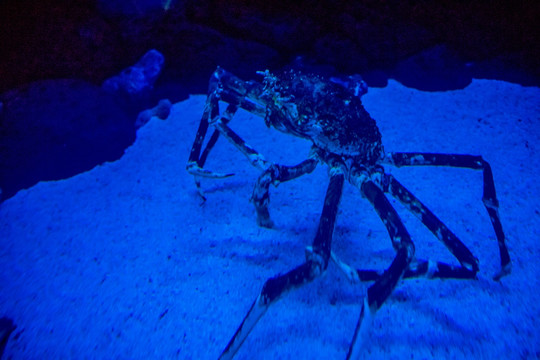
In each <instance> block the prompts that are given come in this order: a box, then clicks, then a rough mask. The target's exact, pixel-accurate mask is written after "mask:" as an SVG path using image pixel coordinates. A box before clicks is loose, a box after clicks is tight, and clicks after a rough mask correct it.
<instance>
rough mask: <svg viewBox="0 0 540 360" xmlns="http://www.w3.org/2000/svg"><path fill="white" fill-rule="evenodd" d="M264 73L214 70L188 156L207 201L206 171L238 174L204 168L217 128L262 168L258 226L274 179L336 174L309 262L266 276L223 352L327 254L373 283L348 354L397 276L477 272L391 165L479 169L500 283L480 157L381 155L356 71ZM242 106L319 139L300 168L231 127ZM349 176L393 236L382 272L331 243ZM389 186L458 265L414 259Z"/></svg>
mask: <svg viewBox="0 0 540 360" xmlns="http://www.w3.org/2000/svg"><path fill="white" fill-rule="evenodd" d="M258 74H259V75H262V76H263V80H262V83H260V82H256V81H242V80H240V79H239V78H237V77H236V76H234V75H233V74H231V73H229V72H227V71H225V70H223V69H222V68H219V67H218V68H217V70H216V71H215V72H214V73H213V74H212V76H211V78H210V82H209V90H208V97H207V100H206V105H205V108H204V113H203V116H202V119H201V122H200V125H199V128H198V130H197V135H196V138H195V141H194V143H193V146H192V148H191V153H190V156H189V160H188V164H187V170H188V172H189V173H191V174H193V175H194V176H195V179H196V185H197V188H198V190H199V194H201V196H202V197H203V199H204V196H203V194H202V192H201V190H200V182H199V178H200V177H207V178H223V177H227V176H231V175H232V174H222V173H216V172H213V171H210V170H207V169H204V168H203V167H204V164H205V161H206V159H207V157H208V154H209V153H210V151H211V150H212V147H213V146H214V144H215V143H216V141H217V139H218V137H219V136H220V135H222V136H224V137H225V138H226V139H227V140H228V141H230V142H231V143H232V144H233V145H234V146H236V147H237V148H238V149H239V150H240V151H241V152H242V153H243V154H244V155H245V156H246V157H247V159H248V160H249V162H250V163H251V164H252V165H253V166H254V167H256V168H259V169H260V170H262V173H261V175H260V176H259V178H258V180H257V182H256V184H255V188H254V190H253V195H252V198H251V200H252V201H253V203H254V205H255V209H256V212H257V222H258V224H259V225H260V226H263V227H272V225H273V223H272V221H271V219H270V214H269V211H268V201H269V188H270V185H271V184H273V185H277V184H279V183H280V182H284V181H289V180H293V179H296V178H298V177H300V176H302V175H304V174H308V173H311V172H312V171H313V170H314V169H315V167H316V166H317V165H318V164H320V163H322V164H326V165H327V166H328V167H329V177H330V181H329V185H328V188H327V191H326V197H325V201H324V206H323V209H322V214H321V217H320V221H319V225H318V230H317V234H316V236H315V239H314V240H313V244H312V246H310V247H308V248H307V250H306V260H305V262H304V263H302V264H301V265H299V266H297V267H295V268H293V269H292V270H290V271H289V272H287V273H285V274H278V275H276V276H274V277H272V278H269V279H268V280H267V281H266V282H265V283H264V285H263V287H262V290H261V292H260V294H259V295H258V297H257V298H256V299H255V301H254V303H253V305H252V306H251V308H250V310H249V311H248V313H247V315H246V316H245V318H244V320H243V321H242V323H241V324H240V326H239V327H238V330H237V331H236V333H235V334H234V336H233V337H232V339H231V340H230V342H229V343H228V345H227V346H226V347H225V349H224V350H223V352H222V354H221V357H220V358H222V359H228V358H232V357H233V356H234V355H235V353H236V352H237V351H238V349H239V348H240V346H241V345H242V343H243V341H244V340H245V339H246V337H247V336H248V334H249V333H250V331H251V330H252V329H253V327H254V326H255V325H256V323H257V321H258V320H259V319H260V318H261V316H262V315H263V314H264V313H265V312H266V310H267V309H268V308H269V306H270V305H271V304H272V303H274V302H275V301H277V300H278V298H280V297H281V296H282V295H283V294H285V293H286V292H287V291H289V290H292V289H294V288H298V287H300V286H302V285H304V284H306V283H308V282H311V281H312V280H314V279H315V278H317V277H318V276H320V275H321V274H322V273H323V272H324V271H325V270H326V268H327V266H328V263H329V261H330V260H332V261H333V262H335V263H336V264H337V265H338V267H339V268H340V269H341V270H343V272H344V273H345V274H346V276H347V277H348V279H349V280H351V281H352V282H360V281H372V282H373V284H371V286H370V287H369V288H368V290H367V293H366V296H365V298H364V302H363V304H362V309H361V312H360V317H359V320H358V323H357V325H356V329H355V332H354V335H353V338H352V341H351V344H350V347H349V351H348V354H347V358H355V357H357V355H358V354H359V353H360V351H361V350H360V349H361V345H362V343H363V340H362V339H363V338H364V337H365V334H366V331H368V328H369V324H370V322H371V319H372V318H373V316H374V314H375V312H376V311H377V310H378V309H379V308H380V307H381V306H382V304H383V303H384V302H385V300H386V299H387V298H388V297H389V296H390V294H391V293H392V291H393V290H394V288H395V287H396V285H397V283H398V282H399V281H400V279H405V278H413V277H420V276H425V277H427V278H456V279H474V278H475V277H476V273H477V272H478V269H479V267H478V259H477V258H476V257H475V256H474V255H473V254H472V253H471V251H470V250H469V249H468V248H467V247H466V246H465V245H464V244H463V242H461V240H460V239H458V238H457V236H456V235H454V233H453V232H452V231H451V230H450V229H449V228H448V227H447V226H446V225H445V224H443V223H442V222H441V221H440V220H439V219H438V218H437V216H436V215H435V214H433V213H432V212H431V211H430V210H429V209H428V208H427V207H426V206H425V205H424V204H423V203H422V202H421V201H420V200H418V199H417V198H416V197H415V196H414V195H413V194H412V193H411V192H410V191H409V190H407V189H406V188H405V187H404V186H403V185H402V184H401V183H399V181H398V180H396V179H395V178H394V177H393V176H392V175H391V174H388V173H386V172H385V170H384V168H383V165H385V164H388V165H392V166H396V167H400V166H450V167H460V168H469V169H475V170H482V171H483V183H484V190H483V197H482V201H483V203H484V205H485V207H486V209H487V212H488V214H489V217H490V219H491V223H492V225H493V228H494V230H495V234H496V237H497V241H498V245H499V252H500V260H501V270H500V271H499V272H498V273H497V274H496V275H495V276H494V279H495V280H497V281H498V280H499V279H500V278H501V277H502V276H504V275H506V274H508V273H509V272H510V268H511V262H510V257H509V254H508V250H507V247H506V244H505V235H504V232H503V229H502V225H501V221H500V218H499V214H498V208H499V203H498V200H497V197H496V194H495V185H494V182H493V175H492V171H491V167H490V165H489V164H488V163H487V162H486V161H485V160H484V159H483V158H482V157H481V156H473V155H460V154H439V153H403V152H391V153H385V152H384V150H383V146H382V143H381V134H380V132H379V129H378V128H377V125H376V124H375V121H374V120H373V119H372V118H371V116H370V115H369V114H368V112H367V111H366V110H365V109H364V107H363V105H362V102H361V100H360V97H361V96H362V95H363V94H364V93H365V92H366V91H367V86H366V85H365V83H364V82H363V81H361V79H359V78H358V77H349V78H348V80H347V81H336V79H333V78H330V79H326V78H324V77H321V76H317V75H309V74H303V73H300V72H296V71H293V70H290V71H286V72H284V73H281V74H280V75H274V74H272V73H270V72H269V71H268V70H267V71H265V72H258ZM220 102H221V103H225V104H227V106H226V108H225V109H224V110H223V111H222V112H220V110H219V103H220ZM239 108H242V109H245V110H247V111H249V112H251V113H253V114H255V115H258V116H260V117H262V118H264V121H265V123H266V125H267V126H269V127H274V128H275V129H277V130H279V131H282V132H285V133H289V134H293V135H295V136H299V137H301V138H305V139H307V140H310V141H311V142H312V144H313V145H312V148H311V152H310V154H309V157H308V158H307V159H306V160H304V161H303V162H301V163H299V164H297V165H295V166H286V165H279V164H274V163H272V162H269V161H268V160H266V159H265V158H264V156H263V155H261V154H260V153H258V152H257V151H256V150H255V149H253V148H252V147H250V146H249V145H248V144H246V143H245V142H244V140H243V139H242V138H241V137H240V136H238V135H237V134H236V133H235V132H234V131H233V130H232V129H231V128H230V127H229V122H231V120H232V118H233V116H234V114H235V113H236V111H237V110H238V109H239ZM210 126H211V127H213V128H214V132H213V134H212V135H211V136H210V137H209V139H208V141H207V142H206V146H205V147H204V149H203V143H204V140H205V138H206V137H207V131H208V128H209V127H210ZM345 181H348V182H349V183H350V184H352V185H353V186H355V187H356V188H358V189H359V190H360V192H361V194H362V196H363V197H364V198H366V199H367V200H368V201H369V202H370V203H371V204H372V206H373V208H374V209H375V211H376V212H377V214H378V216H379V217H380V218H381V220H382V221H383V223H384V225H385V226H386V229H387V231H388V234H389V235H390V239H391V241H392V246H393V248H394V249H395V252H396V255H395V258H394V260H393V261H392V263H391V264H390V266H389V267H388V268H387V269H386V270H384V271H380V270H373V269H354V268H352V267H350V266H349V265H347V264H345V263H344V262H342V261H341V260H340V259H339V258H338V257H337V256H336V255H335V254H334V253H333V252H332V251H331V242H332V233H333V230H334V224H335V220H336V215H337V212H338V206H339V202H340V198H341V194H342V189H343V185H344V182H345ZM385 194H390V195H392V196H393V197H395V198H396V199H398V200H399V201H400V202H401V203H403V204H404V205H405V207H406V208H407V209H408V210H410V211H411V212H412V213H413V214H414V215H416V216H417V217H418V218H419V219H420V221H421V222H422V223H423V224H424V226H426V227H427V228H428V229H429V230H430V231H431V232H432V233H433V235H435V237H436V238H437V239H439V240H440V241H441V242H442V243H443V244H444V245H445V246H446V247H447V248H448V250H449V251H450V252H451V253H452V254H453V255H454V256H455V257H456V259H457V260H458V262H459V265H452V264H447V263H443V262H438V261H428V260H421V259H416V258H415V247H414V244H413V242H412V240H411V236H410V235H409V233H408V232H407V229H406V228H405V226H404V225H403V223H402V221H401V219H400V217H399V216H398V214H397V212H396V211H395V210H394V208H393V207H392V205H391V203H390V202H389V201H388V199H387V197H386V195H385Z"/></svg>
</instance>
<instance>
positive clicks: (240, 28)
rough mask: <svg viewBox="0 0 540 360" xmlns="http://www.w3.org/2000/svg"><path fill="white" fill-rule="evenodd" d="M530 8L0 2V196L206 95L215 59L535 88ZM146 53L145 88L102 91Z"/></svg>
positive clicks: (247, 72) (86, 164) (244, 71)
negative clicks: (162, 106)
mask: <svg viewBox="0 0 540 360" xmlns="http://www.w3.org/2000/svg"><path fill="white" fill-rule="evenodd" d="M539 4H540V1H538V0H534V1H519V0H518V1H506V2H505V1H448V0H437V1H433V0H417V1H406V0H403V1H397V0H393V1H381V0H379V1H375V0H363V1H349V0H348V1H340V0H320V1H317V0H299V1H276V0H274V1H271V0H264V1H239V0H184V1H182V0H175V1H174V0H173V1H171V2H170V3H167V2H164V1H162V0H95V1H92V0H59V1H55V0H0V52H1V53H0V189H1V192H0V201H2V200H5V199H7V198H9V197H11V196H13V195H15V194H16V193H17V191H19V190H20V189H24V188H27V187H30V186H33V185H34V184H36V183H37V182H39V181H42V180H57V179H63V178H67V177H70V176H73V175H75V174H78V173H80V172H82V171H87V170H89V169H91V168H93V167H94V166H96V165H98V164H101V163H103V162H104V161H115V160H116V159H118V158H120V157H121V156H122V154H123V152H124V149H125V148H127V147H128V146H130V145H131V144H132V143H133V141H134V139H135V138H136V129H135V126H134V123H135V119H136V117H137V114H138V113H139V112H140V111H142V110H144V109H147V108H151V107H153V106H155V105H156V104H157V101H158V100H159V99H163V98H167V99H169V100H170V101H171V102H173V103H174V102H178V101H180V100H182V99H185V98H186V97H187V95H188V94H192V93H205V92H206V88H207V84H208V78H209V76H210V74H211V73H212V71H213V70H214V69H215V68H216V66H217V65H220V66H222V67H224V68H226V69H227V70H228V71H230V72H233V73H235V74H236V75H237V76H239V77H241V78H244V79H246V80H247V79H253V78H254V77H255V71H257V70H265V69H270V70H273V71H276V70H279V69H280V68H283V67H287V66H293V67H296V68H301V69H304V70H306V71H312V72H317V73H321V74H323V75H341V74H346V75H348V74H353V73H359V74H361V75H362V76H363V77H364V79H365V80H366V82H367V83H368V85H369V86H385V85H386V83H387V80H388V78H394V79H396V80H398V81H400V82H401V83H402V84H403V85H405V86H408V87H413V88H416V89H420V90H424V91H442V90H451V89H460V88H464V87H466V86H467V85H468V84H470V82H471V80H472V78H473V77H474V78H488V79H500V80H505V81H511V82H514V83H519V84H523V85H536V86H539V85H540V81H539V80H538V79H539V77H540V67H539V62H538V59H539V57H540V52H539V47H540V41H539V38H538V32H537V31H535V30H537V29H536V27H537V22H538V20H539V19H540V5H539ZM150 49H157V50H158V51H160V52H161V53H162V54H163V55H164V57H165V67H164V69H163V71H162V74H161V75H160V77H159V78H158V81H157V83H156V84H155V88H154V90H153V92H152V93H150V94H147V96H145V97H144V98H136V99H121V98H118V96H116V97H115V96H114V94H110V93H107V92H106V91H104V90H103V89H102V88H101V87H100V85H101V83H102V82H103V81H104V80H105V79H107V78H109V77H112V76H114V75H116V74H118V73H119V72H120V71H122V70H123V69H125V68H127V67H129V66H131V65H133V64H135V63H136V62H137V61H138V60H139V59H140V58H141V56H142V55H143V54H145V53H146V52H147V51H148V50H150ZM178 156H185V157H186V159H187V154H178Z"/></svg>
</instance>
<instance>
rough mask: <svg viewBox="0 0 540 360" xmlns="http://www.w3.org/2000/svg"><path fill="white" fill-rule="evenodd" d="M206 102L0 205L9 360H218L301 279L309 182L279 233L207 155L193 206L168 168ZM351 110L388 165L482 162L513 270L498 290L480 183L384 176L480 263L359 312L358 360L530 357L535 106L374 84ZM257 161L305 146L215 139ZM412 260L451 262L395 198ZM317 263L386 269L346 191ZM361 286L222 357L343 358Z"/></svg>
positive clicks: (314, 217)
mask: <svg viewBox="0 0 540 360" xmlns="http://www.w3.org/2000/svg"><path fill="white" fill-rule="evenodd" d="M204 100H205V97H204V96H192V97H190V98H189V99H188V100H186V101H183V102H181V103H177V104H175V105H174V107H173V111H172V113H171V116H170V117H169V118H168V119H167V120H165V121H161V120H158V119H152V120H151V121H150V123H149V124H147V125H146V126H145V127H144V128H142V129H140V130H139V133H138V138H137V140H136V142H135V143H134V145H133V146H132V147H130V148H128V149H127V151H126V153H125V155H124V156H123V157H122V158H121V159H120V160H118V161H116V162H114V163H106V164H104V165H102V166H98V167H96V168H94V169H92V170H91V171H88V172H86V173H83V174H79V175H77V176H74V177H72V178H70V179H67V180H62V181H54V182H41V183H39V184H38V185H36V186H34V187H32V188H30V189H28V190H23V191H20V192H19V193H18V194H17V195H16V196H14V197H13V198H11V199H9V200H7V201H5V202H4V203H2V204H1V205H0V234H1V235H0V269H1V271H0V289H1V291H0V317H1V316H8V317H10V318H12V319H13V320H14V322H15V323H16V325H17V329H16V330H15V332H14V333H13V334H12V336H11V338H10V340H9V343H8V345H7V348H6V350H5V354H4V357H5V358H6V359H10V358H13V359H152V358H153V359H169V358H171V359H176V358H178V359H215V358H217V357H218V356H219V354H220V353H221V351H222V350H223V348H224V347H225V345H226V344H227V342H228V341H229V339H230V337H231V336H232V335H233V334H234V332H235V331H236V328H237V326H238V325H239V323H240V321H241V320H242V318H243V317H244V315H245V313H246V311H247V310H248V309H249V307H250V305H251V304H252V302H253V300H254V299H255V298H256V296H257V295H258V293H259V291H260V289H261V287H262V285H263V283H264V281H265V279H267V278H268V277H271V276H273V275H275V274H277V273H282V272H285V271H288V270H290V269H291V268H293V267H295V266H296V265H299V264H300V263H301V262H303V260H304V248H305V246H307V245H309V244H310V243H311V241H312V240H313V237H314V234H315V231H316V228H317V222H318V218H319V215H320V211H321V209H322V204H323V199H324V193H325V191H326V186H327V183H328V180H327V179H328V176H327V169H326V168H324V167H319V168H317V170H316V171H315V172H314V173H313V174H311V175H306V176H304V177H302V178H300V179H298V180H295V181H291V182H288V183H283V184H281V185H280V186H279V187H278V188H277V189H275V188H274V189H272V190H271V196H272V198H271V204H270V206H271V213H272V217H273V220H274V222H275V224H276V228H275V229H272V230H269V229H264V228H260V227H258V226H257V224H256V221H255V219H256V217H255V211H254V208H253V206H252V204H251V203H250V202H249V198H250V195H251V191H252V188H253V185H254V183H255V181H256V179H257V177H258V175H259V173H258V170H256V169H254V168H252V167H251V166H250V165H249V164H248V162H247V161H246V160H245V158H244V157H243V156H242V155H241V154H240V153H239V152H238V151H237V150H236V149H235V148H234V147H233V146H232V145H231V144H229V143H227V142H226V141H225V140H223V139H221V140H220V141H219V142H218V144H217V145H216V147H215V148H214V151H213V152H212V153H211V155H210V157H209V160H208V162H207V168H209V169H212V170H215V171H222V172H234V173H235V174H236V175H235V176H233V177H231V178H227V179H223V180H203V182H202V186H203V189H204V190H205V193H206V195H207V198H208V200H207V201H206V202H205V203H204V204H201V200H200V198H199V197H198V195H197V192H196V189H195V185H194V181H193V178H192V176H190V175H189V174H187V173H186V171H185V164H186V160H187V158H188V154H189V150H190V147H191V144H192V141H193V138H194V136H195V132H196V129H197V126H198V122H199V119H200V116H201V114H202V109H203V105H204ZM363 101H364V104H365V107H366V108H367V110H368V111H369V112H370V113H371V115H372V117H373V118H375V119H376V120H377V122H378V125H379V127H380V129H381V132H382V134H383V141H384V144H385V149H386V150H387V151H425V152H444V153H463V154H475V155H483V156H484V158H485V159H486V160H487V161H488V162H489V163H490V164H491V166H492V168H493V173H494V177H495V184H496V186H497V191H498V196H499V200H500V214H501V219H502V222H503V226H504V229H505V231H506V234H507V237H508V247H509V250H510V254H511V257H512V261H513V271H512V273H511V274H510V275H509V276H507V277H505V278H504V279H503V280H502V282H495V281H493V280H492V279H491V277H492V275H493V274H494V273H495V272H496V271H497V269H498V267H499V255H498V249H497V244H496V240H495V234H494V231H493V229H492V227H491V224H490V222H489V218H488V216H487V213H486V211H485V209H484V208H483V205H482V202H481V196H482V174H481V173H480V172H477V171H474V170H466V169H455V168H454V169H451V168H436V167H424V168H401V169H393V168H388V169H387V170H388V172H391V173H392V174H394V175H395V176H396V177H397V178H398V179H399V180H400V181H401V182H402V183H403V184H404V185H405V186H406V187H408V188H409V189H410V190H411V191H412V192H413V193H414V194H416V195H417V196H418V197H419V198H420V199H422V200H423V201H424V202H425V203H426V204H427V205H428V206H429V207H430V208H431V209H432V210H433V211H434V212H435V213H436V214H437V215H438V216H439V217H440V218H441V220H443V222H444V223H446V224H447V225H448V226H449V227H450V228H451V229H452V230H453V231H454V232H455V233H456V234H457V235H458V236H459V237H460V238H461V239H462V240H463V241H464V242H465V244H467V245H468V246H469V248H470V249H471V250H472V251H473V253H474V254H475V255H476V256H477V257H478V258H479V260H480V267H481V269H480V273H479V275H478V280H474V281H471V280H467V281H461V280H428V279H423V278H420V279H414V280H404V281H402V282H401V283H400V284H399V285H398V287H397V288H396V290H395V291H394V293H393V294H392V295H391V296H390V298H389V299H388V301H387V302H386V303H385V304H384V306H383V307H382V308H381V309H380V311H379V312H378V313H377V314H376V316H375V319H374V323H373V328H372V331H371V333H370V335H369V338H368V339H367V342H366V346H365V349H364V352H363V357H364V358H366V359H367V358H369V359H374V358H381V359H382V358H384V359H426V358H439V359H444V358H448V359H461V358H475V359H494V358H506V359H533V358H538V357H540V332H539V331H538V328H539V327H540V323H539V322H540V320H539V318H540V298H539V296H538V289H540V280H539V279H540V276H539V275H540V272H539V265H538V259H539V258H540V242H539V241H538V239H539V238H540V216H539V215H540V214H539V213H540V207H539V205H538V200H539V199H540V181H539V180H538V176H539V175H540V171H539V170H540V168H539V164H540V152H539V151H540V89H538V88H535V87H522V86H519V85H514V84H510V83H505V82H500V81H489V80H474V81H473V83H472V84H471V85H470V86H468V87H467V88H465V89H463V90H459V91H448V92H435V93H428V92H420V91H417V90H413V89H409V88H406V87H403V86H402V85H400V84H399V83H397V82H395V81H390V82H389V84H388V86H387V87H385V88H382V89H370V91H369V93H368V94H367V95H365V97H364V98H363ZM231 127H233V128H234V129H235V130H237V131H238V133H239V134H240V135H241V136H243V137H244V138H245V139H246V141H247V142H248V143H250V144H251V145H252V146H253V147H255V148H256V149H257V150H259V151H260V152H262V153H263V154H264V155H265V156H266V158H267V159H269V160H272V161H275V162H277V163H283V164H290V165H292V164H296V163H298V162H300V161H302V160H303V159H305V158H306V156H307V154H308V151H309V146H310V145H309V143H307V142H306V141H303V140H300V139H297V138H294V137H291V136H287V135H283V134H279V133H277V132H276V131H275V130H269V129H267V128H266V127H265V126H264V123H263V121H262V119H259V118H256V117H254V116H252V115H251V114H248V113H245V112H242V113H240V114H239V115H238V116H237V117H236V118H235V119H234V120H233V122H232V123H231ZM392 203H393V204H395V206H396V209H397V210H398V212H399V213H400V215H402V217H403V220H404V222H405V224H406V226H407V227H408V229H409V231H410V233H411V235H412V237H413V240H414V242H415V244H416V249H417V256H418V257H419V258H431V259H434V260H441V261H448V262H452V263H455V262H456V261H455V259H453V258H452V256H451V255H450V253H449V252H448V251H447V250H446V249H445V248H444V247H443V246H442V245H441V244H440V243H439V242H438V241H437V240H436V238H435V237H433V236H432V235H431V233H429V231H428V230H426V229H425V228H424V227H423V226H422V225H421V223H420V222H419V221H418V220H416V218H414V217H413V216H412V215H411V214H409V213H408V212H407V211H406V210H405V209H404V208H403V207H401V205H400V204H399V203H397V202H396V201H394V200H392ZM333 250H334V251H335V253H336V254H338V255H339V256H340V257H341V258H342V260H344V261H346V262H347V263H349V264H350V265H353V266H355V267H359V268H370V267H374V268H380V269H384V268H385V267H387V266H388V265H389V264H390V262H391V261H392V259H393V256H394V251H393V249H392V246H391V243H390V240H389V237H388V235H387V233H386V229H385V228H384V226H383V224H382V222H381V221H380V219H379V218H378V217H377V215H376V213H375V211H374V210H373V209H372V208H371V207H370V205H369V203H368V202H367V201H366V200H364V199H362V198H361V196H360V195H359V192H358V191H357V189H355V188H353V187H352V186H350V185H348V184H347V185H346V186H345V190H344V194H343V198H342V202H341V209H340V213H339V216H338V222H337V227H336V230H335V236H334V242H333ZM368 286H369V283H364V284H361V285H352V284H350V283H349V282H348V280H347V279H346V278H345V277H344V276H343V275H342V273H341V272H340V271H339V270H338V268H337V267H336V266H335V265H334V264H331V265H330V266H329V267H328V270H327V272H326V273H325V275H324V276H323V277H321V278H319V279H317V280H316V281H314V282H313V283H311V284H309V285H306V286H305V287H303V288H301V289H299V290H297V291H294V292H291V293H289V294H287V295H286V296H284V297H283V298H282V299H281V300H280V301H279V302H277V303H276V304H275V305H274V306H273V307H271V308H270V310H269V311H268V312H267V313H266V315H265V316H264V317H263V318H262V320H261V321H260V322H259V324H258V325H257V326H256V327H255V329H254V331H253V332H252V333H251V335H250V336H249V337H248V339H247V340H246V342H245V343H244V345H243V346H242V348H241V349H240V351H239V353H238V355H237V358H238V359H254V358H256V359H340V358H345V356H346V354H347V349H348V346H349V343H350V341H351V338H352V336H353V332H354V327H355V324H356V322H357V319H358V316H359V313H360V309H361V303H362V301H363V300H362V299H363V296H364V295H365V293H366V290H367V287H368Z"/></svg>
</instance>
